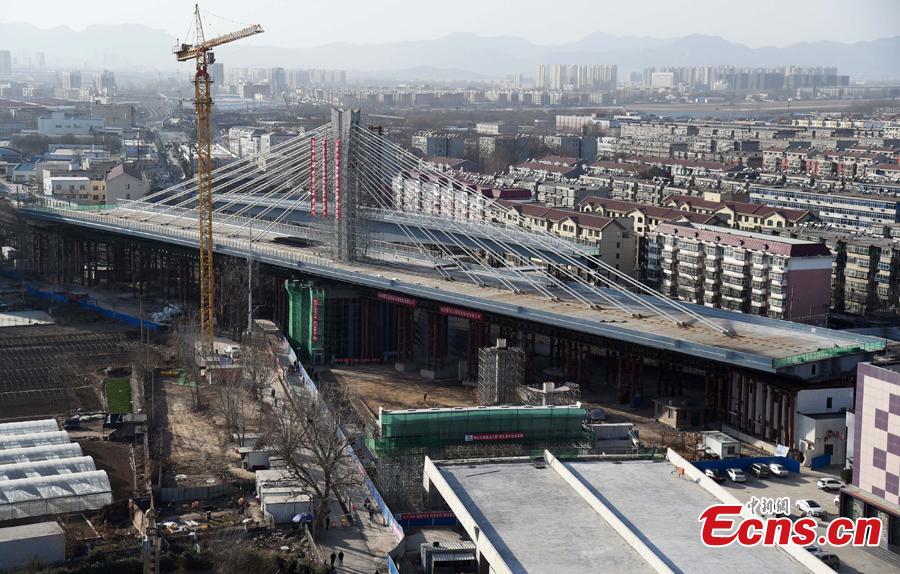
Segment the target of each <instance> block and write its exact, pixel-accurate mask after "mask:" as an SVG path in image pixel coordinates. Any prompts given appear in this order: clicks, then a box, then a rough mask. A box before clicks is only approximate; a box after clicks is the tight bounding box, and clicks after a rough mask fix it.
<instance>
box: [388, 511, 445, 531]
mask: <svg viewBox="0 0 900 574" xmlns="http://www.w3.org/2000/svg"><path fill="white" fill-rule="evenodd" d="M397 522H399V523H400V526H402V527H403V528H427V527H435V526H458V525H459V520H458V519H457V518H456V515H455V514H453V513H452V512H449V511H437V512H401V513H400V514H398V515H397Z"/></svg>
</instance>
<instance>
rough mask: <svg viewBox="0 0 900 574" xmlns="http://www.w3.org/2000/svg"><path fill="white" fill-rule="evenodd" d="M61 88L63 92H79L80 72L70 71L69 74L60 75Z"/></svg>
mask: <svg viewBox="0 0 900 574" xmlns="http://www.w3.org/2000/svg"><path fill="white" fill-rule="evenodd" d="M61 80H62V87H63V89H64V90H80V89H81V72H79V71H78V70H72V71H71V72H63V73H62V78H61Z"/></svg>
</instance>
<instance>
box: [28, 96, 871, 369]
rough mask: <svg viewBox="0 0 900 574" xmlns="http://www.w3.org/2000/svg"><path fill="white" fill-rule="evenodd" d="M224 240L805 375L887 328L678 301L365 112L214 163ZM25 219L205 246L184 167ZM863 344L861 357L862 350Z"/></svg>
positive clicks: (233, 249)
mask: <svg viewBox="0 0 900 574" xmlns="http://www.w3.org/2000/svg"><path fill="white" fill-rule="evenodd" d="M212 182H213V194H214V205H213V234H214V238H215V250H216V252H217V253H221V254H227V255H233V256H237V257H247V256H248V254H251V253H252V257H253V258H254V259H256V260H259V261H261V262H263V263H266V264H270V265H274V266H277V267H283V268H287V269H294V270H296V271H298V272H302V273H303V274H304V275H309V276H312V277H322V278H328V279H332V280H337V281H341V282H346V283H349V284H353V285H357V286H362V287H366V288H370V289H375V290H379V291H383V292H387V293H396V294H400V295H403V296H408V297H413V298H421V299H424V300H430V301H436V302H439V303H442V304H446V305H452V306H455V307H458V308H460V309H465V310H472V311H473V312H477V313H478V314H492V315H495V316H498V317H499V316H502V317H508V318H513V319H515V320H517V321H521V322H524V323H525V324H527V323H532V324H535V325H547V326H552V327H553V328H557V329H564V330H567V331H571V332H572V333H576V334H580V335H584V336H595V337H599V338H602V339H604V340H609V341H616V342H618V343H621V344H624V345H634V346H635V347H636V348H640V349H643V350H645V351H647V350H651V351H652V350H653V349H656V350H660V351H665V352H667V353H674V354H676V355H684V356H691V357H696V358H701V359H704V360H708V361H713V362H716V363H721V364H725V365H731V366H735V367H741V368H747V369H751V370H754V371H764V372H770V373H782V374H787V375H791V376H798V377H801V378H809V377H807V376H805V375H804V373H805V372H806V370H808V368H809V366H810V365H812V364H817V365H819V370H818V375H817V376H818V377H822V376H829V374H830V375H833V376H839V375H841V374H843V373H846V372H847V371H848V370H849V367H848V365H849V363H848V361H849V362H854V361H856V360H859V358H860V357H863V356H865V355H866V354H868V353H871V352H872V351H876V350H880V349H883V348H884V345H885V342H884V341H883V340H882V339H877V338H872V337H864V336H860V335H853V334H849V333H843V332H837V331H830V330H827V329H823V328H815V327H810V326H806V325H800V324H796V323H789V322H785V321H777V320H772V319H767V318H763V317H758V316H750V315H744V314H740V313H733V312H729V311H725V310H718V309H711V308H706V307H702V306H697V305H691V304H685V303H681V302H678V301H675V300H671V299H669V298H666V297H664V296H662V295H661V294H659V293H656V292H654V291H653V290H652V289H650V288H649V287H647V286H645V285H643V284H641V283H639V282H638V281H636V280H635V279H633V278H632V277H629V276H628V275H626V274H624V273H622V272H620V271H618V270H617V269H615V268H614V267H612V266H610V265H608V264H606V263H605V262H604V261H603V260H602V257H601V254H599V253H598V251H597V248H596V247H595V246H593V245H591V244H590V243H587V242H579V241H573V240H568V239H564V238H561V237H559V236H557V235H554V234H551V233H549V232H548V231H546V230H541V229H535V228H533V227H532V225H531V224H530V223H529V222H528V221H526V220H524V219H523V218H521V217H520V216H517V215H516V214H515V212H514V211H511V210H510V209H508V206H507V205H504V204H503V203H502V202H500V201H497V200H496V199H494V198H493V197H491V196H490V194H484V193H482V192H481V190H480V189H479V188H478V187H477V186H474V185H473V184H471V183H469V182H466V181H462V180H458V179H456V178H454V176H453V175H451V174H447V173H442V172H439V171H436V170H434V169H432V168H430V167H428V166H427V165H425V164H424V163H423V162H422V161H421V160H420V159H419V158H417V157H415V156H414V155H412V154H410V153H409V152H407V151H406V150H404V149H402V148H400V147H399V146H397V145H396V144H394V143H392V142H391V141H389V140H388V139H387V138H385V137H383V136H382V135H381V134H380V133H378V131H377V130H374V129H370V128H367V127H364V126H363V125H361V124H360V116H359V112H358V111H343V110H334V111H333V114H332V121H331V122H330V123H328V124H325V125H323V126H320V127H318V128H316V129H314V130H311V131H309V132H307V133H305V134H303V135H301V136H299V137H297V138H294V139H291V140H289V141H286V142H283V143H281V144H280V145H277V146H274V147H272V148H270V149H269V150H267V151H266V152H265V153H261V154H258V155H255V156H251V157H247V158H244V159H241V160H238V161H235V162H232V163H230V164H228V165H225V166H223V167H221V168H219V169H217V170H215V171H214V172H213V174H212ZM25 211H26V212H27V214H28V216H29V217H32V218H34V219H41V220H47V221H56V222H63V223H65V224H68V225H75V226H79V227H82V228H88V229H96V230H102V231H104V232H106V233H113V234H121V235H127V236H130V237H136V238H143V239H147V240H152V241H158V242H165V243H171V244H176V245H183V246H191V247H193V246H197V245H198V241H199V238H198V234H197V219H198V215H197V184H196V180H189V181H186V182H183V183H181V184H179V185H176V186H173V187H170V188H168V189H164V190H161V191H158V192H156V193H153V194H151V195H149V196H147V197H145V198H142V199H139V200H133V201H123V202H120V203H119V204H118V205H115V206H105V207H104V208H102V209H98V210H84V209H76V208H74V207H72V206H70V205H66V204H63V203H57V202H53V201H48V202H47V205H44V206H41V207H30V208H25ZM854 357H855V359H854Z"/></svg>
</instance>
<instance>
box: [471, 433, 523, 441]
mask: <svg viewBox="0 0 900 574" xmlns="http://www.w3.org/2000/svg"><path fill="white" fill-rule="evenodd" d="M524 436H525V433H523V432H493V433H490V432H483V433H476V434H467V435H466V442H477V441H481V440H511V439H516V438H522V437H524Z"/></svg>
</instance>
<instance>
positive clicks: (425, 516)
mask: <svg viewBox="0 0 900 574" xmlns="http://www.w3.org/2000/svg"><path fill="white" fill-rule="evenodd" d="M455 517H456V515H455V514H453V513H452V512H450V511H447V510H442V511H435V512H401V513H400V514H397V515H396V518H397V520H432V519H434V518H455Z"/></svg>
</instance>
